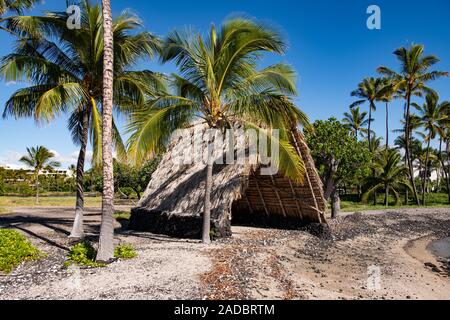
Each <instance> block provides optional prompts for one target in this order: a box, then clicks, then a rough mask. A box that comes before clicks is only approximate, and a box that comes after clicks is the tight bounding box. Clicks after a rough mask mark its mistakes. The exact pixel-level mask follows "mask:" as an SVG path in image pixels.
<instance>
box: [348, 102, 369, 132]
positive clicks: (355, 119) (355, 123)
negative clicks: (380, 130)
mask: <svg viewBox="0 0 450 320" xmlns="http://www.w3.org/2000/svg"><path fill="white" fill-rule="evenodd" d="M342 122H343V123H344V124H345V126H346V127H347V128H348V129H349V130H350V131H351V133H352V134H353V136H355V137H356V138H358V136H359V135H360V134H361V136H362V137H364V136H365V135H367V133H368V130H367V129H366V128H365V127H366V126H367V125H368V123H369V119H367V112H365V111H364V112H361V109H360V108H359V107H356V108H350V113H348V112H345V113H344V119H343V120H342Z"/></svg>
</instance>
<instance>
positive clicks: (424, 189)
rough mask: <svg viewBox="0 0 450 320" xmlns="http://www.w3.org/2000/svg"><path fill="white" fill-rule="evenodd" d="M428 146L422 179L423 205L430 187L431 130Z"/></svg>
mask: <svg viewBox="0 0 450 320" xmlns="http://www.w3.org/2000/svg"><path fill="white" fill-rule="evenodd" d="M428 138H429V139H428V146H427V155H426V158H425V172H424V173H423V181H422V205H425V195H426V193H427V187H428V162H429V160H430V144H431V132H430V133H429V136H428Z"/></svg>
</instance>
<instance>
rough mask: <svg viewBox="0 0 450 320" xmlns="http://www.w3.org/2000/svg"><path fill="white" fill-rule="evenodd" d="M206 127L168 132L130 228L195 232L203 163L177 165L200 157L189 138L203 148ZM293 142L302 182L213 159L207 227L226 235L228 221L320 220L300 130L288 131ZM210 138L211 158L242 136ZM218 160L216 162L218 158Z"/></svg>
mask: <svg viewBox="0 0 450 320" xmlns="http://www.w3.org/2000/svg"><path fill="white" fill-rule="evenodd" d="M206 129H207V128H206V126H205V125H201V124H197V125H194V126H193V127H191V128H189V129H185V130H184V131H183V133H182V134H181V135H177V136H174V137H173V138H172V140H171V143H170V145H169V147H168V152H167V153H166V154H165V155H164V156H163V158H162V161H161V164H160V166H159V167H158V169H157V170H156V171H155V172H154V174H153V176H152V179H151V181H150V183H149V185H148V188H147V190H146V192H145V194H144V195H143V197H142V199H141V201H140V202H139V203H138V206H137V207H136V208H134V209H133V210H132V217H131V220H130V228H131V229H133V230H139V231H151V232H155V233H162V234H169V235H174V236H180V237H199V236H200V233H201V216H202V213H203V205H204V194H205V178H206V162H204V161H199V159H198V158H197V159H196V161H193V163H189V161H187V163H189V164H183V163H181V164H180V159H182V158H183V157H186V156H189V155H194V156H196V157H198V156H201V153H199V152H198V151H197V150H194V149H193V148H194V146H193V144H194V142H196V143H198V144H199V145H202V149H203V150H206V149H207V145H208V141H209V139H208V138H207V135H206V134H205V132H206ZM292 136H293V142H294V145H295V146H296V149H297V150H298V152H299V153H300V154H301V156H302V159H303V161H304V162H305V165H306V168H307V172H308V175H307V177H306V178H305V182H304V184H303V185H301V184H298V183H295V182H293V181H291V180H289V179H287V178H286V177H284V176H283V175H282V174H281V173H278V174H275V175H271V176H268V175H261V174H260V167H261V165H260V164H259V163H256V164H249V163H248V162H246V163H235V164H231V165H226V164H217V163H216V164H215V165H214V172H213V191H212V195H211V203H212V209H211V219H212V228H213V229H214V231H213V232H214V233H215V235H216V236H229V235H231V228H230V226H231V221H232V220H236V221H238V220H241V221H242V220H245V221H255V220H262V221H264V222H266V223H269V222H272V223H273V222H275V223H276V222H282V221H284V222H286V223H287V224H289V225H290V226H293V225H302V224H305V223H310V222H314V223H326V221H325V217H324V211H325V208H326V204H325V200H324V196H323V188H322V183H321V181H320V178H319V176H318V174H317V171H316V168H315V165H314V162H313V160H312V157H311V155H310V151H309V149H308V147H307V146H306V143H305V142H304V140H303V137H302V135H301V134H300V133H299V132H298V131H296V130H294V132H293V134H292ZM225 141H226V142H225V143H220V144H218V143H216V144H215V145H214V148H213V150H212V153H213V159H223V158H224V154H226V152H227V150H230V145H231V146H233V148H231V150H233V151H235V152H237V151H236V150H241V149H239V148H242V147H243V146H242V144H243V143H244V144H245V143H246V142H245V139H244V140H243V139H239V138H237V139H236V138H235V139H234V141H231V140H227V139H225ZM219 163H220V161H219Z"/></svg>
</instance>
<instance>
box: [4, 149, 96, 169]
mask: <svg viewBox="0 0 450 320" xmlns="http://www.w3.org/2000/svg"><path fill="white" fill-rule="evenodd" d="M50 151H51V152H53V153H54V154H55V157H54V160H55V161H58V162H61V168H62V169H65V168H68V167H69V166H70V165H72V164H76V163H77V160H78V152H79V151H73V152H71V153H69V154H62V153H59V152H58V151H56V150H50ZM24 155H25V153H24V152H23V153H21V152H18V151H16V150H7V151H5V152H3V153H0V166H2V167H8V168H11V169H26V168H27V166H26V165H24V164H22V163H21V162H20V161H19V160H20V158H22V157H23V156H24ZM91 160H92V151H90V150H88V151H87V152H86V161H85V163H86V165H87V166H88V165H89V164H90V162H91Z"/></svg>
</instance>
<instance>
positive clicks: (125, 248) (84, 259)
mask: <svg viewBox="0 0 450 320" xmlns="http://www.w3.org/2000/svg"><path fill="white" fill-rule="evenodd" d="M96 256H97V250H96V249H95V248H94V246H93V245H92V244H91V243H90V242H87V241H84V242H81V243H79V244H77V245H75V246H73V247H72V248H70V251H69V253H68V255H67V261H66V262H65V266H66V267H68V266H70V265H73V264H76V265H79V266H84V267H91V268H101V267H105V264H102V263H98V262H96V261H95V258H96ZM136 256H137V253H136V251H135V250H134V248H133V246H131V245H129V244H121V245H119V246H117V247H116V248H115V249H114V257H115V258H117V259H124V260H127V259H133V258H135V257H136Z"/></svg>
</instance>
